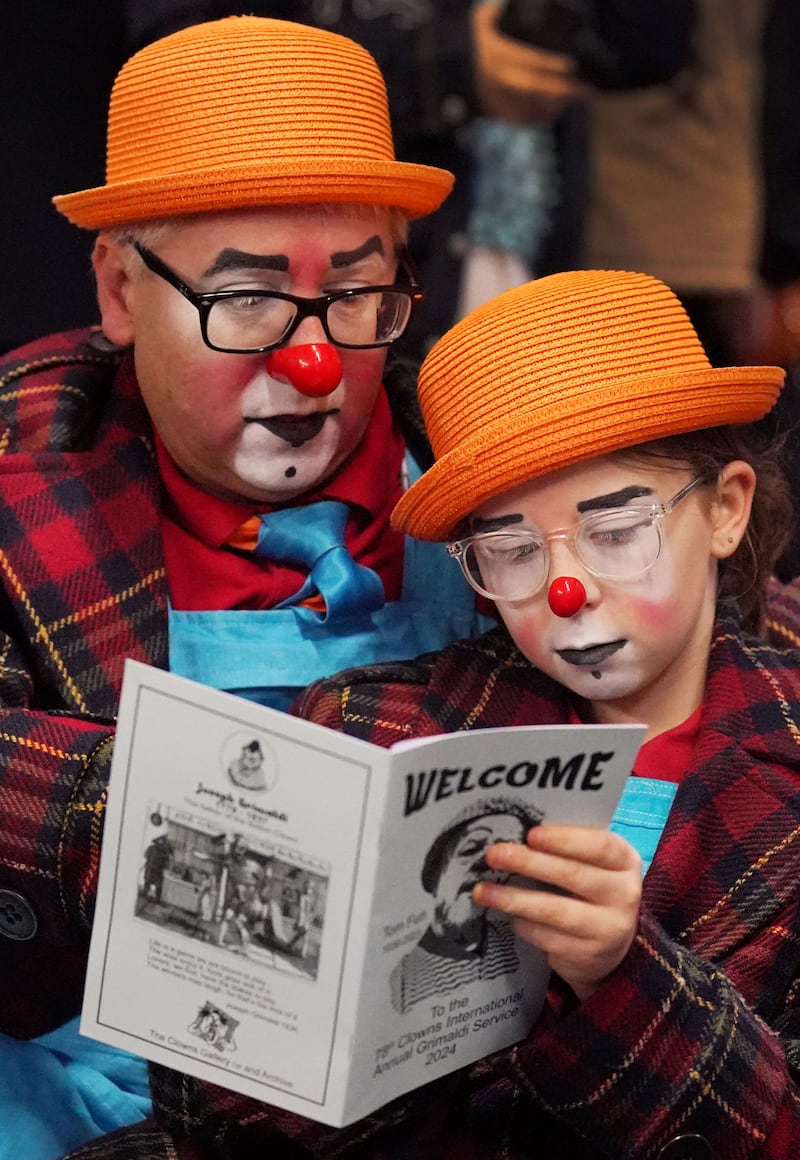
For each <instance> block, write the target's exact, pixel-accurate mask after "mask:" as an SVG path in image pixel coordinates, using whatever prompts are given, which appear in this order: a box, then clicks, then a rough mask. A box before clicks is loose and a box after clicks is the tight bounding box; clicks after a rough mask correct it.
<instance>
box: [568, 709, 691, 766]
mask: <svg viewBox="0 0 800 1160" xmlns="http://www.w3.org/2000/svg"><path fill="white" fill-rule="evenodd" d="M701 712H702V705H701V706H699V707H698V708H697V709H695V711H694V713H692V714H691V716H689V717H687V718H686V720H685V721H682V722H681V723H680V725H675V726H674V727H673V728H672V729H667V730H666V731H665V732H664V733H659V734H658V736H657V737H651V738H650V740H649V741H645V743H644V745H643V746H642V747H641V749H640V750H639V752H638V753H637V755H636V762H635V764H634V767H633V776H634V777H653V778H656V779H657V780H658V781H672V782H677V783H680V782H682V781H683V779H684V777H685V776H686V772H687V770H688V769H689V766H690V765H691V761H692V753H693V752H694V747H695V745H696V743H697V735H698V733H699V732H700V715H701ZM571 716H572V720H573V722H574V724H576V725H579V724H580V723H581V719H580V717H579V716H578V715H577V713H575V712H574V711H573V712H572V714H571Z"/></svg>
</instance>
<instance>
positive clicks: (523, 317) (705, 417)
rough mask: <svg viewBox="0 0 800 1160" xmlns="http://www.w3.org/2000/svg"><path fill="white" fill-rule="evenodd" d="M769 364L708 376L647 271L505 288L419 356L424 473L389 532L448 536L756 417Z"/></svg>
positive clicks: (772, 394) (571, 276)
mask: <svg viewBox="0 0 800 1160" xmlns="http://www.w3.org/2000/svg"><path fill="white" fill-rule="evenodd" d="M784 376H785V372H784V370H783V369H782V368H781V367H725V368H713V367H712V366H711V363H710V362H709V360H708V358H707V356H706V353H705V351H704V350H703V347H702V345H701V343H700V340H699V339H698V337H697V334H696V333H695V331H694V328H693V327H692V324H691V322H690V321H689V318H688V316H687V314H686V312H685V310H684V308H683V306H682V305H681V303H680V302H679V301H678V298H677V297H676V295H675V294H674V293H673V292H672V290H670V289H669V287H668V286H665V285H664V283H663V282H659V281H658V279H656V278H652V277H650V276H649V275H647V274H636V273H629V272H626V271H613V270H612V271H609V270H577V271H568V272H566V273H561V274H553V275H551V276H549V277H545V278H540V279H537V280H536V281H533V282H528V283H526V284H525V285H523V286H519V287H517V288H515V289H513V290H508V291H506V292H505V293H504V294H501V295H499V296H498V297H497V298H494V299H492V300H491V301H490V302H487V303H485V304H484V305H482V306H480V307H478V308H477V309H476V310H474V311H472V313H470V314H468V315H467V316H466V317H465V318H463V319H461V321H460V322H457V323H456V325H455V326H453V327H452V329H450V330H449V331H448V332H447V333H446V334H445V335H444V336H443V337H442V338H440V339H439V341H438V342H437V343H436V344H435V345H434V346H433V347H432V348H431V350H430V352H429V354H428V355H427V357H426V358H425V361H424V362H423V364H422V367H421V369H420V375H419V397H420V403H421V405H422V412H423V416H424V419H425V425H426V427H427V430H428V435H429V437H430V441H431V445H432V447H433V451H434V455H435V457H436V462H435V463H434V465H433V466H432V467H431V468H430V469H429V470H428V471H426V472H425V474H424V475H422V476H421V478H420V479H419V480H418V481H417V482H416V483H414V484H413V485H412V486H411V487H410V488H409V490H408V491H407V492H406V493H405V494H404V495H403V496H402V498H401V499H400V501H399V503H398V504H397V506H396V507H395V509H394V512H393V513H392V523H393V525H394V527H396V528H398V529H399V530H401V531H403V532H406V533H408V534H410V535H413V536H417V537H418V538H419V539H422V540H448V539H452V538H453V535H454V533H455V529H456V528H457V526H458V524H459V523H460V522H461V520H462V519H463V518H464V517H465V516H467V515H469V514H470V512H472V511H474V510H475V508H476V507H478V506H479V505H480V504H482V503H485V502H486V501H487V500H489V499H492V498H493V497H495V496H497V495H500V494H501V493H502V492H504V491H508V490H509V489H510V488H512V487H516V486H517V485H519V484H521V483H524V482H525V481H527V480H529V479H533V478H535V477H537V476H541V475H545V474H547V473H548V472H552V471H556V470H558V469H559V468H561V467H567V466H569V465H570V464H574V463H580V462H582V461H584V460H587V459H592V458H594V457H595V456H598V455H606V454H608V453H610V452H613V451H620V450H622V449H623V448H627V447H632V446H634V445H635V444H637V443H644V442H647V441H648V440H651V439H660V438H663V437H664V436H667V435H676V434H680V433H682V432H687V431H694V430H700V429H702V428H705V427H716V426H722V425H727V424H735V423H748V422H752V421H754V420H756V419H760V418H761V417H762V416H764V415H765V414H766V413H767V412H768V411H769V410H770V409H771V408H772V406H773V405H774V404H775V402H776V400H777V398H778V395H779V394H780V390H781V387H782V385H783V380H784Z"/></svg>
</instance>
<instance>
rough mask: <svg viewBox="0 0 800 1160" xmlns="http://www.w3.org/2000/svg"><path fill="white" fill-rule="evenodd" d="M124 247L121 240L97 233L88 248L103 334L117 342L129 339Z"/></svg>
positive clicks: (126, 343)
mask: <svg viewBox="0 0 800 1160" xmlns="http://www.w3.org/2000/svg"><path fill="white" fill-rule="evenodd" d="M125 248H127V247H126V244H125V243H124V242H119V241H117V239H116V238H113V237H111V235H110V234H103V233H101V234H99V235H98V237H97V241H96V242H95V244H94V250H93V251H92V266H93V268H94V274H95V278H96V280H97V302H98V305H99V306H100V320H101V322H102V327H103V334H105V336H106V338H108V339H110V340H111V342H114V343H116V344H117V346H130V345H131V344H132V343H133V329H134V328H133V315H132V312H131V309H130V305H129V300H130V296H131V287H132V284H133V283H132V279H131V275H130V273H129V271H128V266H127V262H126V260H125V259H126V258H127V255H126V254H125V253H124V249H125Z"/></svg>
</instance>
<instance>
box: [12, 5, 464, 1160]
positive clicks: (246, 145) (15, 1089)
mask: <svg viewBox="0 0 800 1160" xmlns="http://www.w3.org/2000/svg"><path fill="white" fill-rule="evenodd" d="M451 181H452V179H451V175H450V174H449V173H447V172H445V171H443V170H439V169H435V168H432V167H427V166H420V165H411V164H403V163H399V162H397V161H396V160H395V156H394V149H393V145H392V137H391V130H390V125H389V117H388V110H387V103H386V93H385V86H384V84H383V80H382V77H381V75H380V72H379V70H378V68H377V66H376V65H375V62H374V60H373V59H372V57H371V56H370V55H369V54H368V53H367V52H366V51H365V50H363V49H362V48H360V47H359V46H358V45H356V44H355V43H354V42H352V41H350V40H348V39H346V38H344V37H340V36H337V35H334V34H331V33H327V32H324V31H320V30H317V29H313V28H310V27H307V26H303V25H298V24H294V23H291V22H284V21H277V20H269V19H261V18H254V17H230V18H227V19H224V20H219V21H213V22H209V23H206V24H201V25H196V26H194V27H190V28H188V29H185V30H183V31H181V32H178V33H175V34H174V35H171V36H167V37H165V38H164V39H163V40H160V41H157V42H155V43H153V44H151V45H149V46H147V47H146V48H144V49H143V50H142V51H141V52H139V53H137V54H136V55H135V56H133V57H132V58H131V59H130V61H128V62H127V64H125V65H124V66H123V68H122V69H121V71H120V73H119V75H118V77H117V80H116V83H115V85H114V90H113V93H112V97H111V104H110V111H109V126H108V150H107V175H106V184H105V185H104V186H102V187H100V188H95V189H87V190H83V191H81V192H78V193H72V194H68V195H64V196H61V197H57V198H55V199H54V200H55V203H56V206H57V208H58V209H59V210H60V211H61V212H62V213H64V214H65V215H66V216H67V217H68V218H69V219H70V220H71V221H72V222H73V223H74V224H76V225H78V226H80V227H82V228H87V229H94V230H97V231H98V236H97V240H96V244H95V248H94V254H93V267H94V273H95V277H96V280H97V297H98V303H99V308H100V316H101V322H102V325H101V327H100V328H90V329H87V330H85V331H79V332H71V333H69V334H65V335H58V336H51V337H49V338H46V339H43V340H41V341H38V342H35V343H32V344H30V345H29V346H27V347H25V348H23V349H20V350H18V351H15V352H13V353H12V354H10V355H8V356H7V357H6V358H5V359H4V361H3V364H2V367H1V368H0V382H2V418H1V419H0V424H1V425H0V446H1V447H2V454H1V455H0V504H1V505H2V520H3V528H4V542H3V546H2V552H1V553H0V563H1V564H2V569H1V571H2V584H3V589H4V591H3V596H2V614H1V615H2V642H1V644H0V657H1V658H2V662H1V663H0V706H2V709H1V710H0V712H1V714H2V718H1V719H2V734H1V739H0V801H2V807H3V808H2V816H3V825H2V831H0V833H1V836H0V843H2V844H1V845H0V865H1V866H2V878H1V879H0V891H2V896H0V931H1V932H2V934H3V935H4V936H5V937H3V939H2V942H3V953H2V955H0V962H1V963H2V967H0V972H1V974H2V978H3V981H4V984H5V985H4V987H3V992H2V993H3V999H2V1011H3V1018H2V1023H1V1024H0V1026H2V1030H3V1031H4V1032H5V1033H6V1035H7V1038H5V1039H4V1040H2V1041H0V1084H2V1088H0V1105H2V1106H4V1107H7V1108H8V1109H9V1112H8V1114H7V1115H6V1117H5V1126H4V1132H3V1146H4V1148H5V1149H6V1150H7V1153H8V1154H9V1155H20V1156H22V1155H24V1156H25V1157H26V1160H46V1158H48V1157H50V1158H52V1157H55V1156H58V1155H61V1154H62V1153H63V1152H64V1151H66V1150H67V1149H68V1148H70V1147H75V1146H77V1145H79V1144H81V1143H82V1142H83V1141H84V1140H86V1139H88V1138H90V1137H92V1136H95V1135H98V1134H100V1133H102V1132H105V1131H108V1130H111V1129H113V1128H115V1127H117V1126H119V1125H121V1124H124V1123H127V1122H130V1121H132V1120H135V1119H137V1118H139V1117H140V1116H141V1115H142V1114H143V1113H144V1112H145V1111H146V1110H147V1108H148V1106H149V1100H148V1096H147V1091H146V1084H145V1072H144V1065H143V1063H142V1062H141V1061H139V1060H136V1059H132V1058H131V1057H129V1056H125V1055H122V1054H121V1053H114V1052H109V1051H107V1050H106V1049H100V1048H99V1047H97V1046H96V1045H92V1044H91V1043H89V1042H88V1041H85V1040H82V1039H81V1038H80V1037H79V1036H78V1035H77V1033H76V1020H75V1015H76V1012H77V1010H78V1008H79V1005H80V999H81V987H82V978H83V973H84V968H85V956H86V949H87V944H88V934H89V930H90V926H91V917H92V904H93V897H94V887H95V874H96V870H97V861H98V856H99V841H100V837H101V832H102V813H103V806H104V800H105V786H106V779H107V774H108V769H109V763H110V758H111V753H112V749H113V737H114V724H113V722H114V717H115V713H116V708H117V702H118V696H119V691H120V685H121V680H122V670H123V664H124V661H125V658H126V657H133V658H137V659H139V660H141V661H144V662H147V663H150V664H154V665H158V666H161V667H165V666H167V665H169V667H171V668H172V669H173V670H175V671H177V672H180V673H182V674H184V675H187V676H190V677H194V678H196V679H198V680H201V681H204V682H207V683H212V684H214V685H217V686H219V687H222V688H225V689H229V690H235V691H239V692H241V693H242V694H244V695H246V696H252V697H255V698H257V699H259V700H261V701H264V702H265V703H268V704H271V705H273V706H276V707H279V708H285V707H287V706H288V704H289V702H290V700H291V699H292V697H293V696H294V694H295V692H296V691H297V690H298V689H299V688H301V687H303V686H304V685H306V684H307V683H308V682H309V681H310V680H311V679H313V678H316V677H319V676H322V675H325V674H329V673H332V672H334V671H335V670H337V669H339V668H341V667H342V665H343V664H352V663H355V662H359V663H368V662H372V661H378V660H381V659H386V658H388V657H395V656H397V655H398V654H400V653H402V654H403V655H406V656H411V655H415V654H417V653H418V652H420V651H421V650H423V649H427V648H435V647H440V646H442V645H443V644H445V643H446V642H447V641H449V640H452V639H454V638H458V637H462V636H467V635H469V634H471V633H472V632H473V631H475V629H476V628H478V627H479V618H478V616H477V614H476V612H475V608H474V598H473V596H472V595H471V594H470V593H469V591H468V589H467V588H466V586H465V585H460V584H457V585H452V584H450V583H449V582H448V581H447V579H446V576H447V573H445V572H444V570H443V569H442V568H441V566H440V561H441V560H442V551H443V549H441V546H438V547H437V548H436V550H435V551H434V552H433V553H431V552H430V551H429V550H428V549H427V548H426V547H424V546H417V545H413V544H412V542H411V541H408V540H405V539H404V537H403V536H402V535H400V534H398V533H396V532H394V531H393V530H391V528H390V527H389V522H388V517H389V513H390V511H391V510H392V508H393V506H394V504H395V503H396V502H397V500H398V498H399V497H400V495H401V494H402V492H403V489H404V487H405V485H406V482H407V478H408V477H409V476H412V477H413V475H414V474H415V473H417V471H418V468H417V466H416V464H415V463H414V462H413V459H412V458H411V457H410V456H409V454H408V452H409V450H411V449H417V450H418V452H419V454H420V455H421V454H422V453H423V449H424V447H425V443H424V438H423V437H422V435H421V430H422V428H421V425H420V424H419V422H418V420H417V419H416V411H415V409H414V384H413V381H411V377H410V376H408V375H407V374H406V375H405V377H404V376H403V375H402V374H400V373H399V371H397V370H396V372H395V373H389V372H387V373H386V374H384V370H385V362H386V353H387V348H388V346H389V345H390V344H391V343H392V342H393V341H394V340H395V339H396V338H397V337H399V335H400V334H401V333H402V332H403V329H404V328H405V326H406V324H407V322H408V319H409V316H410V313H411V310H412V309H413V307H414V305H415V304H416V302H417V301H419V299H420V297H421V288H419V287H418V286H417V285H416V283H415V280H414V275H413V272H412V271H411V267H410V265H409V263H408V259H407V256H406V253H405V247H404V243H405V237H406V226H407V222H408V220H409V219H410V218H413V217H416V216H421V215H423V214H425V213H428V212H430V211H432V210H433V209H435V208H436V207H437V206H438V205H439V204H440V202H441V201H442V200H443V199H444V198H445V197H446V195H447V193H448V191H449V189H450V186H451ZM296 516H299V524H298V521H297V519H296V518H295V517H296ZM311 540H313V541H314V542H315V543H316V545H317V554H318V555H319V556H321V557H323V558H324V563H323V564H322V565H321V566H320V567H319V568H318V567H317V565H318V564H319V561H317V562H316V563H315V562H314V560H312V559H311V558H308V559H307V558H306V557H305V555H304V553H305V548H306V546H307V542H308V541H311ZM31 1037H34V1041H33V1042H29V1043H23V1042H21V1040H27V1039H29V1038H31ZM12 1123H13V1126H12Z"/></svg>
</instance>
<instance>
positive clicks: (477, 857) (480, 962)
mask: <svg viewBox="0 0 800 1160" xmlns="http://www.w3.org/2000/svg"><path fill="white" fill-rule="evenodd" d="M541 820H542V814H541V813H539V812H538V811H537V810H535V809H534V808H533V807H532V806H530V805H528V803H527V802H524V801H522V800H520V799H517V798H512V797H498V798H491V799H489V800H483V801H482V802H476V803H475V804H473V805H471V806H469V807H468V808H467V809H466V810H463V811H462V812H461V813H460V814H458V815H456V817H455V818H453V819H452V821H451V822H450V824H449V825H448V826H447V828H446V829H445V830H443V831H442V832H441V833H440V834H439V835H438V836H437V838H436V839H435V840H434V842H433V843H432V845H431V846H430V848H429V850H428V852H427V854H426V856H425V861H424V863H423V865H422V871H421V879H422V885H423V887H424V889H425V891H426V892H427V893H428V894H429V895H430V896H431V898H432V911H431V918H430V921H429V924H428V926H427V928H426V930H425V932H424V933H423V935H422V938H421V939H420V940H419V942H418V943H417V944H416V946H414V947H413V949H412V950H410V951H409V952H408V953H407V954H406V955H404V956H403V958H402V959H401V960H400V961H399V962H398V963H397V965H396V966H395V968H394V970H393V971H392V973H391V976H390V981H389V982H390V991H391V1001H392V1006H393V1007H394V1009H395V1011H397V1012H398V1013H400V1014H404V1013H405V1012H407V1011H409V1010H411V1008H412V1007H414V1006H415V1004H417V1003H420V1002H422V1001H423V1000H426V999H431V998H433V997H435V996H437V995H444V994H447V992H449V991H453V990H455V989H456V988H458V987H462V986H465V985H467V984H469V983H474V982H475V981H476V980H482V979H496V978H500V977H501V976H502V975H507V974H510V973H511V972H513V971H515V970H516V969H517V968H518V966H519V959H518V957H517V951H516V946H515V942H516V940H515V936H514V932H513V930H512V929H511V925H510V923H509V922H508V920H506V919H503V918H501V917H499V916H498V917H494V916H492V917H490V915H489V912H488V911H487V910H486V909H485V907H482V906H478V905H477V903H475V902H473V900H472V888H473V886H475V884H476V883H477V882H479V881H480V880H481V879H491V880H492V881H494V882H505V881H507V879H508V875H506V874H504V873H502V872H499V871H495V870H490V868H489V866H488V865H487V864H486V860H485V854H486V851H487V849H488V848H489V846H491V845H493V844H494V843H495V842H522V841H524V839H525V835H526V833H527V832H528V830H530V829H531V827H532V826H535V825H538V824H539V822H541Z"/></svg>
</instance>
